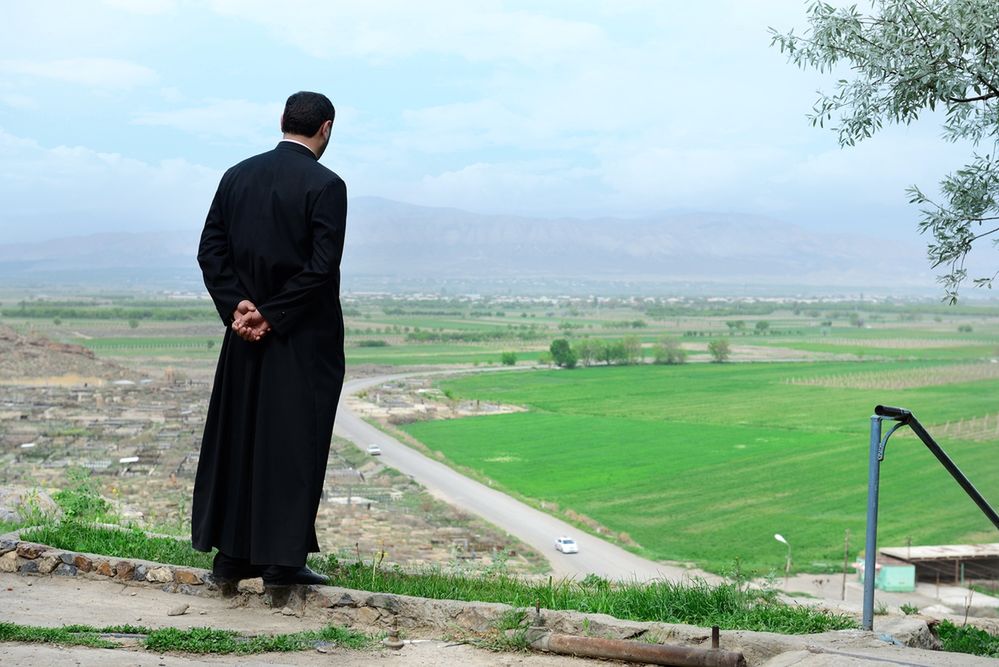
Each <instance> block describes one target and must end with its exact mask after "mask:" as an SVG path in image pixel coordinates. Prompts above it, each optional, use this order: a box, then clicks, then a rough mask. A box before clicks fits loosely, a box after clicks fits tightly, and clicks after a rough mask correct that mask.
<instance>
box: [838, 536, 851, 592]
mask: <svg viewBox="0 0 999 667" xmlns="http://www.w3.org/2000/svg"><path fill="white" fill-rule="evenodd" d="M848 567H850V529H849V528H847V529H846V533H845V534H844V535H843V589H842V590H841V591H840V599H841V600H843V601H846V570H847V568H848Z"/></svg>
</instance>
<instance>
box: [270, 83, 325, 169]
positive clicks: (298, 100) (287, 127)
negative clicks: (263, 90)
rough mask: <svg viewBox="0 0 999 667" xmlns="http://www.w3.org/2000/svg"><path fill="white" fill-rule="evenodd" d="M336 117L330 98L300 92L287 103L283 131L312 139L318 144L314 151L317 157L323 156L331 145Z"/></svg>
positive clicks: (282, 116) (318, 94)
mask: <svg viewBox="0 0 999 667" xmlns="http://www.w3.org/2000/svg"><path fill="white" fill-rule="evenodd" d="M335 116H336V109H334V108H333V103H332V102H330V100H329V98H328V97H326V96H325V95H322V94H320V93H310V92H307V91H300V92H297V93H295V94H294V95H292V96H291V97H289V98H288V101H287V102H285V105H284V113H283V114H282V115H281V131H282V132H283V133H284V134H285V135H294V136H298V137H305V138H308V139H311V140H312V142H315V144H316V145H315V146H314V147H313V150H314V151H315V153H316V155H317V156H321V155H322V154H323V151H324V150H326V146H327V145H328V144H329V141H330V133H331V132H332V131H333V118H334V117H335ZM310 143H311V142H310Z"/></svg>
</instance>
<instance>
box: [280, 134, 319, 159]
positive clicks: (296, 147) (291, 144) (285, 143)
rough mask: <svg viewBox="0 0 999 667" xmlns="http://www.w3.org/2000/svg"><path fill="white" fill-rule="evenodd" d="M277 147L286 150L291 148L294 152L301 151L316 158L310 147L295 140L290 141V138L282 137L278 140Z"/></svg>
mask: <svg viewBox="0 0 999 667" xmlns="http://www.w3.org/2000/svg"><path fill="white" fill-rule="evenodd" d="M277 148H283V149H286V150H292V151H295V152H296V153H301V154H302V155H308V156H309V157H310V158H312V159H313V160H318V159H319V158H317V157H316V154H315V153H313V152H312V149H311V148H309V147H308V146H306V145H305V144H300V143H298V142H297V141H292V140H290V139H282V140H281V141H279V142H278V145H277Z"/></svg>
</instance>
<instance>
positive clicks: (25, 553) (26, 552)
mask: <svg viewBox="0 0 999 667" xmlns="http://www.w3.org/2000/svg"><path fill="white" fill-rule="evenodd" d="M46 551H48V547H44V546H42V545H41V544H32V543H30V542H21V543H20V544H18V545H17V555H18V556H20V557H21V558H28V559H35V558H38V557H39V556H41V555H42V554H43V553H45V552H46Z"/></svg>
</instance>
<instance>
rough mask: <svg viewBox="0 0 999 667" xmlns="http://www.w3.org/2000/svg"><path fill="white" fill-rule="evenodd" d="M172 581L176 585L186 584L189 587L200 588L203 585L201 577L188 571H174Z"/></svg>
mask: <svg viewBox="0 0 999 667" xmlns="http://www.w3.org/2000/svg"><path fill="white" fill-rule="evenodd" d="M173 579H174V581H176V582H177V583H178V584H188V585H189V586H200V585H201V584H202V583H203V582H202V580H201V577H199V576H198V575H197V574H195V573H194V572H191V571H190V570H175V571H174V573H173Z"/></svg>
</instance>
